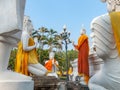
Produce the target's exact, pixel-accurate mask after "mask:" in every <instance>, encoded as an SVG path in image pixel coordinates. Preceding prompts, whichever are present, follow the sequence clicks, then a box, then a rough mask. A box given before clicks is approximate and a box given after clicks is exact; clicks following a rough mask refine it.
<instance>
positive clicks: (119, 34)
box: [109, 12, 120, 55]
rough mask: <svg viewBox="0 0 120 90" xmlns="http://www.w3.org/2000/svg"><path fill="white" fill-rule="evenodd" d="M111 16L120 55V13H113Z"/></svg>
mask: <svg viewBox="0 0 120 90" xmlns="http://www.w3.org/2000/svg"><path fill="white" fill-rule="evenodd" d="M109 15H110V19H111V24H112V30H113V34H114V38H115V42H116V46H117V50H118V53H119V55H120V12H111V13H110V14H109Z"/></svg>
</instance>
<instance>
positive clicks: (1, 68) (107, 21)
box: [0, 0, 120, 90]
mask: <svg viewBox="0 0 120 90" xmlns="http://www.w3.org/2000/svg"><path fill="white" fill-rule="evenodd" d="M25 1H26V0H1V1H0V11H1V13H0V21H1V25H0V49H1V50H0V80H1V81H2V82H0V88H2V90H9V88H11V90H33V83H32V78H31V77H29V75H30V73H32V74H34V75H37V76H45V75H48V76H52V75H53V76H55V77H58V76H57V74H56V73H55V72H56V71H57V69H58V62H57V61H56V60H55V58H54V53H53V52H51V53H50V56H49V59H50V60H48V61H46V62H45V66H43V65H42V64H40V63H39V62H38V57H37V52H36V46H37V40H34V39H33V38H32V37H31V34H32V30H33V26H32V22H31V20H30V18H29V17H28V16H24V8H25ZM101 1H102V2H106V4H107V9H108V13H107V14H104V15H101V16H98V17H96V18H95V19H93V21H92V23H91V30H92V37H91V38H92V40H93V47H95V51H96V53H97V55H98V56H99V58H101V59H102V60H103V62H104V64H103V66H102V68H101V69H100V70H99V71H98V72H97V73H96V74H95V75H93V76H92V77H90V75H89V63H88V55H89V45H88V37H87V35H86V34H85V33H86V31H85V29H82V30H81V33H80V34H81V36H80V37H79V39H78V44H77V45H75V44H74V42H73V46H74V47H75V49H76V50H78V60H76V61H75V62H72V63H76V62H77V65H78V68H77V70H78V72H77V74H78V75H79V76H80V77H82V78H83V83H85V84H86V85H88V86H89V89H90V90H119V88H120V85H119V84H120V69H119V67H120V26H119V23H120V0H101ZM7 6H8V7H7ZM6 13H9V14H6ZM23 18H24V19H23ZM20 37H21V38H20ZM19 40H20V42H19V43H18V41H19ZM17 43H18V51H17V56H16V61H15V72H13V71H10V70H7V66H8V60H9V56H10V51H11V50H12V48H13V47H14V46H16V45H17ZM19 73H21V74H19ZM73 73H76V72H75V71H73ZM18 77H19V78H18ZM4 81H5V85H7V87H8V88H7V89H6V88H5V87H4ZM16 81H17V82H16ZM21 81H22V83H21ZM9 82H14V83H17V84H14V85H13V84H10V85H9ZM26 82H27V85H29V88H28V87H26V84H25V83H26ZM13 86H14V87H13ZM18 88H19V89H18Z"/></svg>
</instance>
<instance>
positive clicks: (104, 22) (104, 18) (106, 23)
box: [90, 14, 112, 33]
mask: <svg viewBox="0 0 120 90" xmlns="http://www.w3.org/2000/svg"><path fill="white" fill-rule="evenodd" d="M90 27H91V30H95V29H96V30H98V29H103V30H106V31H107V32H110V33H112V31H111V21H110V16H109V14H104V15H101V16H98V17H96V18H94V19H93V20H92V22H91V26H90Z"/></svg>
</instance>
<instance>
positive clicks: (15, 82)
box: [0, 70, 34, 90]
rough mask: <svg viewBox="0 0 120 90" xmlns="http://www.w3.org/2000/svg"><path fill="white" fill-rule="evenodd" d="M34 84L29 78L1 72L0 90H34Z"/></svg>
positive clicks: (8, 71) (6, 71)
mask: <svg viewBox="0 0 120 90" xmlns="http://www.w3.org/2000/svg"><path fill="white" fill-rule="evenodd" d="M33 88H34V82H33V81H32V78H31V77H29V76H25V75H23V74H19V73H16V72H12V71H10V70H5V71H1V72H0V90H33Z"/></svg>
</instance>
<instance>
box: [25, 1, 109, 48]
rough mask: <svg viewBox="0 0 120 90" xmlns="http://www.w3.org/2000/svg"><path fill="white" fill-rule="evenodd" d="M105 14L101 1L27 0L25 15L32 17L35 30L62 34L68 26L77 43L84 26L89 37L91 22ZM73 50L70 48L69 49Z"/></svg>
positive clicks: (104, 6)
mask: <svg viewBox="0 0 120 90" xmlns="http://www.w3.org/2000/svg"><path fill="white" fill-rule="evenodd" d="M104 13H107V9H106V4H105V3H101V1H100V0H27V1H26V8H25V15H27V16H30V18H31V20H32V23H33V26H34V29H36V30H37V29H38V28H40V27H42V26H44V27H47V28H48V29H51V28H52V29H54V30H56V31H58V33H60V32H61V31H62V27H63V25H64V24H66V25H67V30H68V31H70V32H71V36H70V38H71V39H72V40H74V41H75V43H77V39H78V37H79V35H80V29H81V26H82V24H84V27H85V28H86V30H87V35H88V36H89V35H90V33H91V31H90V22H91V21H92V19H93V18H95V17H96V16H99V15H101V14H104ZM89 38H90V37H89ZM89 42H91V40H90V39H89ZM90 45H91V44H90ZM72 48H73V47H72V46H69V49H72Z"/></svg>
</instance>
